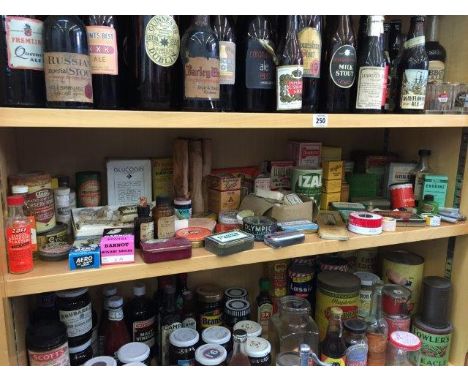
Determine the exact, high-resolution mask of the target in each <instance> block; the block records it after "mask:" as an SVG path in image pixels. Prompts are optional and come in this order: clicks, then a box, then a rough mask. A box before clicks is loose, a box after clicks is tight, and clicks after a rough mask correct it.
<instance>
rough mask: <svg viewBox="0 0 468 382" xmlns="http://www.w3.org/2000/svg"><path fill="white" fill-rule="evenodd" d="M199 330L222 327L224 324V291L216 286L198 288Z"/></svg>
mask: <svg viewBox="0 0 468 382" xmlns="http://www.w3.org/2000/svg"><path fill="white" fill-rule="evenodd" d="M196 292H197V301H198V329H199V330H203V329H205V328H209V327H210V326H220V325H222V323H223V319H222V313H223V291H222V289H220V288H219V287H217V286H216V285H202V286H200V287H198V288H197V291H196Z"/></svg>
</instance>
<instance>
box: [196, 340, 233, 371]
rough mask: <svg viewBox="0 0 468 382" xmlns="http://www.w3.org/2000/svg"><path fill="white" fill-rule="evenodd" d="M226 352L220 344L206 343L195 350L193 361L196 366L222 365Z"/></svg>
mask: <svg viewBox="0 0 468 382" xmlns="http://www.w3.org/2000/svg"><path fill="white" fill-rule="evenodd" d="M226 358H227V352H226V349H225V348H223V347H222V346H221V345H216V344H206V345H202V346H200V347H199V348H198V349H197V350H196V351H195V362H196V364H197V365H198V366H223V365H224V364H225V362H226Z"/></svg>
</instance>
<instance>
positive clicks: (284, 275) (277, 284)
mask: <svg viewBox="0 0 468 382" xmlns="http://www.w3.org/2000/svg"><path fill="white" fill-rule="evenodd" d="M268 275H269V278H270V280H271V291H270V295H271V298H272V301H273V313H276V312H277V311H278V307H279V300H280V299H281V297H284V296H286V295H287V294H288V261H287V260H281V261H275V262H271V263H269V264H268Z"/></svg>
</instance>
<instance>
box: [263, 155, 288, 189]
mask: <svg viewBox="0 0 468 382" xmlns="http://www.w3.org/2000/svg"><path fill="white" fill-rule="evenodd" d="M269 167H270V178H271V186H270V187H271V189H272V190H280V189H284V190H290V189H291V175H292V171H293V168H294V162H293V161H271V162H270V163H269Z"/></svg>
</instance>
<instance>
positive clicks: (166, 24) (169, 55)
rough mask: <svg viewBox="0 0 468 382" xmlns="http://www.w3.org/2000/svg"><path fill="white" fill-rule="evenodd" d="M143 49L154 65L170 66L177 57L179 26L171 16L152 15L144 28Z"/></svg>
mask: <svg viewBox="0 0 468 382" xmlns="http://www.w3.org/2000/svg"><path fill="white" fill-rule="evenodd" d="M145 50H146V54H147V55H148V57H149V58H150V59H151V61H153V62H154V63H155V64H156V65H160V66H165V67H168V66H172V65H174V63H175V62H176V61H177V58H178V57H179V50H180V36H179V28H178V27H177V23H176V22H175V20H174V18H172V17H171V16H161V15H159V16H154V17H153V18H152V19H151V20H150V21H149V22H148V24H146V29H145Z"/></svg>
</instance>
